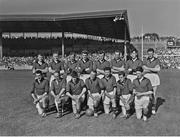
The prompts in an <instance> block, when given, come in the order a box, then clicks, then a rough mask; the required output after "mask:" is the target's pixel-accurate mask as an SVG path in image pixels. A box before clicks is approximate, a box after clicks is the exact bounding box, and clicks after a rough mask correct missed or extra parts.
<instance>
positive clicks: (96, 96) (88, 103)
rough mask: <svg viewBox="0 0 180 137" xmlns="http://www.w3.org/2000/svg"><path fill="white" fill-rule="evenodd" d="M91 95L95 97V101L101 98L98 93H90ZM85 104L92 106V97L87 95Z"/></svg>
mask: <svg viewBox="0 0 180 137" xmlns="http://www.w3.org/2000/svg"><path fill="white" fill-rule="evenodd" d="M92 96H93V97H94V98H95V100H96V101H98V102H99V101H100V99H101V95H100V94H99V93H92ZM87 105H88V106H93V105H94V102H93V99H92V98H91V97H90V96H89V98H88V102H87Z"/></svg>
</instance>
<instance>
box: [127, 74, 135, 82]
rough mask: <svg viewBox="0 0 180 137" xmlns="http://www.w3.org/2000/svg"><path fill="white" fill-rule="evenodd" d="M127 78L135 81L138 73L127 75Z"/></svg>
mask: <svg viewBox="0 0 180 137" xmlns="http://www.w3.org/2000/svg"><path fill="white" fill-rule="evenodd" d="M127 78H128V79H130V80H131V82H133V80H134V79H136V78H137V76H136V75H127Z"/></svg>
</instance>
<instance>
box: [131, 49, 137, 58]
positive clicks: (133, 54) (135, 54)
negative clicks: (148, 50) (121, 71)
mask: <svg viewBox="0 0 180 137" xmlns="http://www.w3.org/2000/svg"><path fill="white" fill-rule="evenodd" d="M131 57H132V58H133V59H135V58H136V57H137V53H136V52H135V51H133V52H132V53H131Z"/></svg>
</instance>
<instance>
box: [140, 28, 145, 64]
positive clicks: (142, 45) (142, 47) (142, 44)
mask: <svg viewBox="0 0 180 137" xmlns="http://www.w3.org/2000/svg"><path fill="white" fill-rule="evenodd" d="M141 35H142V36H141V37H142V43H141V59H142V61H143V49H144V43H143V25H142V32H141Z"/></svg>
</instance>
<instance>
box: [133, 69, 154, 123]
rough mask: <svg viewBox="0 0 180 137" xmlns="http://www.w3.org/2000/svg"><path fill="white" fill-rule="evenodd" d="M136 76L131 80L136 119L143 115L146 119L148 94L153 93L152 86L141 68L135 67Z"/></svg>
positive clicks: (145, 119)
mask: <svg viewBox="0 0 180 137" xmlns="http://www.w3.org/2000/svg"><path fill="white" fill-rule="evenodd" d="M136 75H137V78H136V79H134V81H133V88H134V89H133V94H134V95H135V101H134V102H135V110H136V117H137V119H141V118H142V117H143V120H144V121H147V114H148V111H149V110H148V106H149V102H150V95H151V94H153V87H152V85H151V81H150V80H149V79H147V78H145V77H144V75H143V68H142V67H138V68H136Z"/></svg>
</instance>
